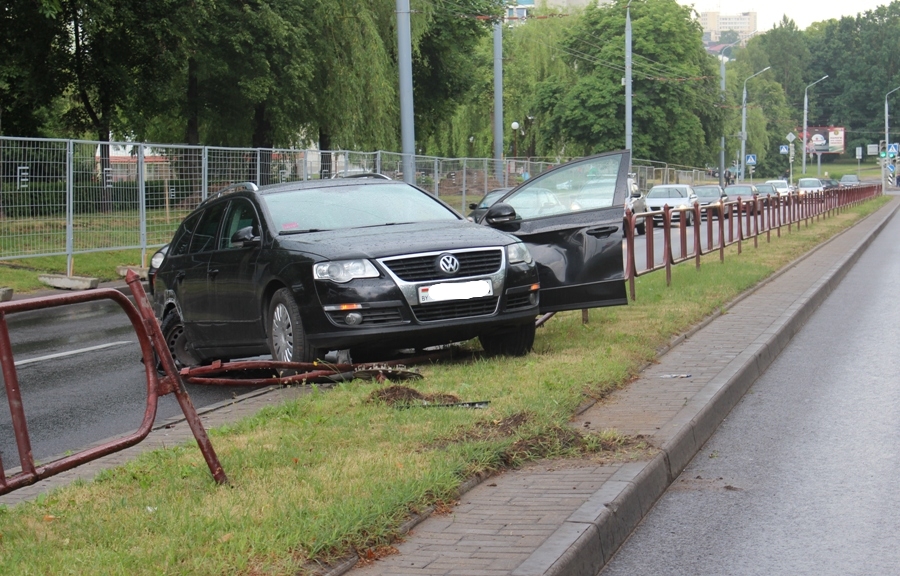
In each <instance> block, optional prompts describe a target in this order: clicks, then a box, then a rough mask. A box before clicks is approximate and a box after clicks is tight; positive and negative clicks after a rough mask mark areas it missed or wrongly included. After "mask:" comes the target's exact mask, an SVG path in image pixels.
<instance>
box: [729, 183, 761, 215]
mask: <svg viewBox="0 0 900 576" xmlns="http://www.w3.org/2000/svg"><path fill="white" fill-rule="evenodd" d="M725 193H726V194H728V198H729V199H730V200H740V205H739V206H738V207H737V210H738V214H741V213H742V212H745V211H746V209H747V201H748V200H753V199H754V198H755V197H756V195H757V191H756V186H754V185H753V184H731V185H729V186H726V187H725Z"/></svg>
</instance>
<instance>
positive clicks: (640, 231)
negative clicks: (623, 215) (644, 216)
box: [634, 222, 647, 236]
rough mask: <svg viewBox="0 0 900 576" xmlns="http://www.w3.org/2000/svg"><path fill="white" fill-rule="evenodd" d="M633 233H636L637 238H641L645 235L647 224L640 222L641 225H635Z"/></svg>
mask: <svg viewBox="0 0 900 576" xmlns="http://www.w3.org/2000/svg"><path fill="white" fill-rule="evenodd" d="M634 231H635V232H637V235H638V236H643V235H644V234H646V233H647V223H646V222H642V223H641V224H635V225H634Z"/></svg>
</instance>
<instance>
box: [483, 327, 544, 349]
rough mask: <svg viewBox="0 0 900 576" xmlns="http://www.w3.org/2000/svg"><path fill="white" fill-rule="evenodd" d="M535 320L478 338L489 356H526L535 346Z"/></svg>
mask: <svg viewBox="0 0 900 576" xmlns="http://www.w3.org/2000/svg"><path fill="white" fill-rule="evenodd" d="M536 329H537V328H536V326H535V324H534V322H529V323H528V324H524V325H522V326H517V327H515V328H513V329H510V330H504V331H501V332H491V333H486V334H481V335H480V336H478V340H479V341H480V342H481V347H482V348H484V353H485V354H487V355H488V356H500V355H503V356H525V355H526V354H528V353H529V352H531V348H532V346H534V334H535V331H536Z"/></svg>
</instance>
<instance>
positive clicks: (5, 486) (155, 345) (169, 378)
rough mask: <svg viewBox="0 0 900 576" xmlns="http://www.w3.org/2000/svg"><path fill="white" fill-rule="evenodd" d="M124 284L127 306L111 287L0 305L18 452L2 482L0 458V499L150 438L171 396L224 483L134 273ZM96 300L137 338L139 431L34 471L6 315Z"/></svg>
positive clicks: (1, 347) (1, 359) (0, 337)
mask: <svg viewBox="0 0 900 576" xmlns="http://www.w3.org/2000/svg"><path fill="white" fill-rule="evenodd" d="M126 280H127V282H128V286H129V287H130V288H131V293H132V295H133V296H134V300H135V304H132V303H131V301H130V300H129V299H128V297H126V296H125V295H124V294H122V293H121V292H119V291H118V290H113V289H111V288H102V289H97V290H91V291H87V292H79V293H73V294H62V295H53V296H45V297H38V298H31V299H26V300H18V301H9V302H3V303H0V365H2V370H3V378H4V381H5V384H6V397H7V399H8V401H9V409H10V413H11V415H12V423H13V431H14V433H15V437H16V446H17V448H18V451H19V460H20V462H21V472H18V473H16V474H14V475H11V476H10V477H8V478H7V477H6V474H5V472H4V466H3V461H2V459H0V495H2V494H6V493H8V492H12V491H13V490H16V489H18V488H22V487H24V486H29V485H31V484H34V483H35V482H38V481H39V480H43V479H44V478H48V477H50V476H54V475H56V474H59V473H61V472H65V471H66V470H70V469H72V468H75V467H76V466H80V465H81V464H85V463H87V462H90V461H92V460H96V459H98V458H101V457H103V456H106V455H108V454H112V453H113V452H117V451H120V450H124V449H126V448H129V447H131V446H134V445H135V444H137V443H139V442H140V441H142V440H143V439H144V438H146V437H147V435H148V434H149V433H150V430H151V428H152V426H153V421H154V419H155V418H156V410H157V402H158V400H159V397H160V396H165V395H166V394H170V393H171V394H175V397H176V398H177V400H178V403H179V405H180V406H181V410H182V412H183V413H184V417H185V419H186V420H187V423H188V425H189V426H190V428H191V431H192V432H193V434H194V438H195V439H196V440H197V444H198V445H199V447H200V451H201V452H202V453H203V457H204V458H205V459H206V463H207V465H208V466H209V471H210V472H211V473H212V475H213V478H214V479H215V481H216V482H217V483H219V484H224V483H225V482H227V478H226V477H225V472H224V470H222V466H221V465H220V464H219V460H218V457H217V456H216V453H215V450H213V447H212V444H211V443H210V441H209V437H208V436H207V434H206V430H205V429H204V428H203V424H202V423H201V421H200V417H199V416H198V415H197V411H196V410H195V409H194V405H193V403H192V402H191V399H190V397H189V396H188V393H187V391H186V390H185V387H184V382H183V379H182V377H181V375H180V374H179V372H178V370H177V369H176V368H175V362H174V360H173V359H172V356H171V354H170V353H169V349H168V347H167V346H166V345H165V340H164V339H163V335H162V332H161V331H160V328H159V324H158V323H157V321H156V317H155V316H154V315H153V310H152V309H151V308H150V304H149V302H148V301H147V298H146V295H145V294H144V289H143V286H142V285H141V281H140V278H139V277H138V275H137V274H135V273H134V272H129V274H128V276H127V278H126ZM101 299H110V300H113V301H114V302H116V303H117V304H118V305H119V306H121V307H122V309H123V310H124V312H125V314H126V315H127V316H128V319H129V320H130V321H131V324H132V326H133V327H134V331H135V333H136V334H137V337H138V342H139V344H140V348H141V355H142V358H144V359H145V361H144V372H145V373H146V376H147V406H146V409H145V411H144V418H143V421H142V422H141V425H140V427H139V428H138V429H137V430H136V431H135V432H133V433H132V434H130V435H127V436H124V437H121V438H117V439H114V440H111V441H109V442H106V443H104V444H101V445H99V446H95V447H92V448H90V449H86V450H83V451H81V452H78V453H75V454H71V455H68V456H65V457H63V458H60V459H57V460H54V461H52V462H49V463H47V464H43V465H41V466H37V465H35V462H34V456H33V454H32V451H31V441H30V439H29V436H28V426H27V423H26V420H25V408H24V406H23V404H22V395H21V391H20V389H19V381H18V375H17V373H16V367H15V362H14V360H13V352H12V345H11V342H10V338H9V329H8V326H7V323H6V315H7V314H11V313H15V312H24V311H26V310H38V309H43V308H52V307H56V306H65V305H67V304H77V303H81V302H89V301H92V300H101ZM158 350H161V351H163V352H162V353H161V354H159V355H158V358H159V361H160V363H161V366H162V369H163V372H164V373H165V375H164V376H163V377H162V378H160V377H159V375H158V374H157V367H156V362H154V361H153V359H154V353H155V351H158Z"/></svg>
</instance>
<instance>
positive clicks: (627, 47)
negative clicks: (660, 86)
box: [625, 0, 631, 150]
mask: <svg viewBox="0 0 900 576" xmlns="http://www.w3.org/2000/svg"><path fill="white" fill-rule="evenodd" d="M625 149H626V150H631V0H629V2H628V5H627V6H625Z"/></svg>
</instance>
